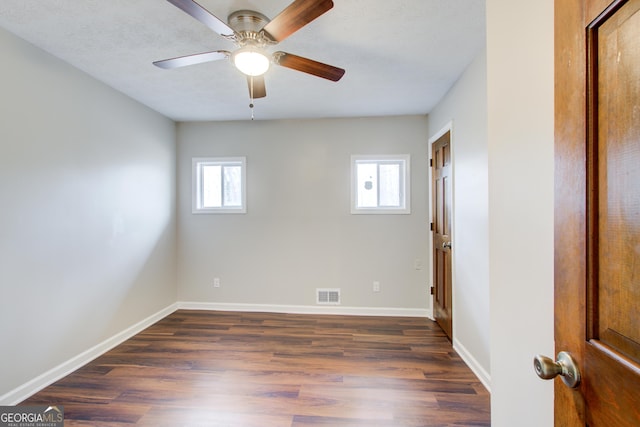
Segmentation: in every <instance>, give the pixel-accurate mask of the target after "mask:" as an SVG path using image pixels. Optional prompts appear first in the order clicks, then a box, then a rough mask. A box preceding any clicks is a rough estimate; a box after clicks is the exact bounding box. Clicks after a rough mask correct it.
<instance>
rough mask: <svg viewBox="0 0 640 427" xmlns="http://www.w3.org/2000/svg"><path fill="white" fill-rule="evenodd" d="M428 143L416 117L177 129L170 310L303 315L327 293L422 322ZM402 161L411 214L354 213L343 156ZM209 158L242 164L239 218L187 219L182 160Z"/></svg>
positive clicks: (426, 301) (187, 181)
mask: <svg viewBox="0 0 640 427" xmlns="http://www.w3.org/2000/svg"><path fill="white" fill-rule="evenodd" d="M426 140H427V119H426V117H424V116H411V117H387V118H364V119H333V120H331V119H325V120H302V121H301V120H296V121H272V122H224V123H181V124H180V125H179V126H178V171H179V178H178V187H179V194H180V196H179V203H178V212H179V227H178V228H179V230H180V239H179V250H178V254H179V275H180V284H179V288H178V297H179V300H180V301H185V302H198V303H218V304H219V303H226V304H264V305H270V306H276V305H287V306H301V307H303V306H314V305H315V289H316V288H326V287H328V288H341V289H342V300H343V301H342V305H343V306H347V307H356V308H369V307H377V308H387V307H388V308H397V309H418V310H422V311H423V312H426V310H427V309H428V308H430V298H429V297H428V295H427V285H428V280H429V274H428V271H427V268H426V266H427V261H428V256H429V253H428V248H427V236H428V233H427V228H426V227H427V223H426V219H427V216H428V215H427V196H428V194H427V193H428V185H427V163H426V151H425V150H426ZM407 153H408V154H411V175H412V183H413V192H412V203H411V206H412V212H411V214H410V215H351V214H350V205H349V203H350V184H349V183H350V156H351V154H407ZM206 156H246V157H247V194H248V197H247V200H248V202H247V206H248V211H247V213H246V214H244V215H228V214H227V215H193V214H191V190H190V186H191V158H192V157H206ZM415 260H419V262H420V263H421V264H422V265H423V266H425V267H424V268H422V269H421V270H416V269H415ZM214 277H219V278H220V280H221V287H220V288H214V287H213V279H214ZM373 281H379V282H380V284H381V292H379V293H374V292H373V291H372V284H373Z"/></svg>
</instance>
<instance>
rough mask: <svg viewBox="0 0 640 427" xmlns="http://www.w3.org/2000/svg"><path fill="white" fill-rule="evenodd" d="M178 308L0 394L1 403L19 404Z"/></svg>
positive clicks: (126, 330)
mask: <svg viewBox="0 0 640 427" xmlns="http://www.w3.org/2000/svg"><path fill="white" fill-rule="evenodd" d="M177 309H178V304H177V303H173V304H171V305H170V306H168V307H165V308H164V309H162V310H160V311H158V312H157V313H154V314H152V315H151V316H149V317H147V318H146V319H143V320H141V321H140V322H138V323H136V324H135V325H132V326H130V327H129V328H127V329H125V330H124V331H122V332H119V333H117V334H116V335H114V336H112V337H111V338H108V339H106V340H104V341H103V342H101V343H99V344H97V345H95V346H93V347H91V348H90V349H88V350H86V351H84V352H82V353H80V354H78V355H77V356H75V357H73V358H71V359H69V360H68V361H66V362H64V363H61V364H60V365H58V366H56V367H55V368H53V369H50V370H49V371H47V372H45V373H43V374H42V375H39V376H37V377H36V378H33V379H32V380H30V381H28V382H26V383H25V384H23V385H21V386H20V387H17V388H15V389H14V390H11V391H10V392H8V393H6V394H4V395H2V396H0V405H17V404H18V403H20V402H22V401H23V400H25V399H27V398H28V397H29V396H32V395H33V394H35V393H37V392H38V391H40V390H42V389H43V388H45V387H47V386H48V385H50V384H53V383H54V382H56V381H58V380H59V379H61V378H63V377H65V376H67V375H69V374H70V373H71V372H73V371H75V370H77V369H79V368H81V367H82V366H84V365H86V364H87V363H89V362H91V361H92V360H94V359H96V358H97V357H99V356H101V355H102V354H104V353H106V352H107V351H109V350H111V349H112V348H114V347H115V346H117V345H119V344H121V343H123V342H124V341H126V340H128V339H129V338H131V337H132V336H134V335H136V334H137V333H139V332H141V331H143V330H144V329H146V328H148V327H149V326H151V325H153V324H154V323H156V322H157V321H159V320H161V319H163V318H165V317H167V316H168V315H169V314H171V313H173V312H174V311H176V310H177Z"/></svg>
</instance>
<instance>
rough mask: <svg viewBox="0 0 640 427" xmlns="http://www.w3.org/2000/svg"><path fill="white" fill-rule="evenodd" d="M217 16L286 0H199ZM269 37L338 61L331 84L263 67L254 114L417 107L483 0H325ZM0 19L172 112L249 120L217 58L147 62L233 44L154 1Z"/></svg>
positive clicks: (471, 35) (427, 98)
mask: <svg viewBox="0 0 640 427" xmlns="http://www.w3.org/2000/svg"><path fill="white" fill-rule="evenodd" d="M198 2H199V3H200V4H201V5H202V6H203V7H205V8H206V9H207V10H209V11H210V12H211V13H212V14H214V15H215V16H217V17H218V18H220V19H222V20H223V21H226V19H227V16H228V15H229V14H230V13H231V12H233V11H235V10H239V9H251V10H257V11H259V12H261V13H263V14H265V15H267V16H268V17H270V18H273V17H274V16H276V15H277V14H278V13H279V12H280V11H282V10H283V9H284V8H285V7H286V6H287V5H288V4H289V3H290V2H291V0H199V1H198ZM334 4H335V6H334V8H333V9H331V10H330V11H328V12H327V13H325V14H324V15H322V16H320V17H319V18H318V19H316V20H315V21H313V22H312V23H310V24H309V25H307V26H306V27H304V28H302V29H301V30H299V31H298V32H296V33H294V34H293V35H292V36H290V37H289V38H287V39H286V40H284V41H283V42H282V43H280V44H278V45H277V46H275V47H274V48H272V50H274V51H275V50H282V51H285V52H289V53H294V54H297V55H300V56H304V57H307V58H311V59H315V60H317V61H321V62H325V63H328V64H331V65H335V66H338V67H341V68H344V69H346V74H345V76H344V77H343V78H342V80H340V81H339V82H337V83H334V82H330V81H328V80H324V79H321V78H317V77H313V76H310V75H308V74H304V73H300V72H297V71H293V70H290V69H287V68H283V67H277V66H274V67H271V69H270V70H269V71H268V73H267V74H266V75H265V81H266V88H267V97H266V98H263V99H258V100H256V101H255V115H256V119H287V118H314V117H355V116H357V117H361V116H381V115H405V114H426V113H428V112H429V111H430V110H431V109H432V108H433V107H434V106H435V105H436V104H437V103H438V101H439V100H440V99H441V98H442V96H443V95H444V94H445V93H446V92H447V90H448V89H449V88H450V87H451V85H452V84H453V83H454V82H455V81H456V80H457V79H458V77H459V76H460V74H461V73H462V71H464V69H465V68H466V66H467V65H468V64H469V63H470V62H471V61H472V60H473V58H474V57H475V56H476V55H477V53H478V52H479V51H480V50H481V49H482V48H483V47H484V45H485V9H484V7H485V6H484V4H485V2H484V0H396V1H390V0H334ZM0 26H1V27H3V28H5V29H6V30H8V31H10V32H12V33H14V34H16V35H17V36H19V37H21V38H23V39H25V40H27V41H28V42H30V43H32V44H34V45H36V46H38V47H40V48H41V49H43V50H45V51H47V52H49V53H51V54H53V55H55V56H57V57H59V58H61V59H62V60H64V61H66V62H68V63H70V64H72V65H74V66H75V67H77V68H79V69H81V70H83V71H85V72H86V73H88V74H90V75H92V76H94V77H95V78H97V79H98V80H100V81H102V82H104V83H106V84H107V85H109V86H111V87H113V88H115V89H117V90H119V91H121V92H123V93H125V94H127V95H129V96H130V97H132V98H134V99H136V100H138V101H139V102H141V103H143V104H145V105H147V106H149V107H150V108H152V109H154V110H156V111H158V112H160V113H161V114H164V115H165V116H167V117H169V118H172V119H174V120H177V121H195V120H246V119H248V118H250V115H251V113H250V109H249V94H248V90H247V83H246V80H245V78H244V76H243V75H242V74H240V73H239V71H237V70H236V69H235V68H234V67H233V66H232V64H231V63H230V62H229V61H227V60H223V61H217V62H211V63H206V64H199V65H193V66H189V67H184V68H179V69H173V70H163V69H160V68H158V67H155V66H153V65H152V62H153V61H156V60H160V59H166V58H172V57H176V56H182V55H188V54H193V53H200V52H206V51H211V50H218V49H224V50H234V48H235V46H234V44H233V43H232V42H230V41H228V40H225V39H223V38H222V37H220V36H219V35H217V34H216V33H214V32H213V31H211V30H210V29H209V28H207V27H206V26H204V25H203V24H201V23H200V22H198V21H196V20H195V19H194V18H192V17H191V16H189V15H187V14H186V13H184V12H183V11H182V10H180V9H178V8H177V7H175V6H174V5H172V4H171V3H168V2H167V1H165V0H1V1H0Z"/></svg>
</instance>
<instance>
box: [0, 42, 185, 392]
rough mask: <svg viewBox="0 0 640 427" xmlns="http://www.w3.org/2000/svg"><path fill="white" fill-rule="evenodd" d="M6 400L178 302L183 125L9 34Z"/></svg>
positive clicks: (0, 359)
mask: <svg viewBox="0 0 640 427" xmlns="http://www.w3.org/2000/svg"><path fill="white" fill-rule="evenodd" d="M0 52H2V55H3V61H2V67H0V82H1V83H0V84H1V85H2V88H1V92H2V96H1V97H0V117H1V118H2V122H1V124H0V153H1V154H0V201H1V202H0V203H1V207H2V208H1V209H0V295H1V297H0V342H1V343H2V351H0V397H1V396H2V395H3V394H5V393H8V392H9V391H10V390H13V389H15V388H16V387H18V386H21V385H22V384H24V383H26V382H27V381H29V380H32V379H34V378H35V377H37V376H38V375H41V374H43V373H44V372H46V371H48V370H51V369H53V368H54V367H56V366H57V365H59V364H61V363H63V362H67V361H68V360H69V359H71V358H73V357H75V356H77V355H79V354H81V353H82V352H84V351H86V350H87V349H89V348H91V347H93V346H95V345H97V344H98V343H100V342H102V341H104V340H105V339H107V338H109V337H112V336H113V335H115V334H117V333H120V332H122V331H123V330H124V329H126V328H128V327H130V326H131V325H132V324H135V323H136V322H139V321H141V320H142V319H145V318H146V317H148V316H150V315H152V314H153V313H156V312H158V311H159V310H161V309H164V308H166V307H167V306H169V305H170V304H172V303H174V302H175V300H176V288H175V282H176V277H175V271H176V270H175V261H174V260H175V236H176V232H175V213H174V212H175V206H174V205H175V126H174V124H173V123H172V122H171V121H170V120H167V119H166V118H163V117H162V116H160V115H159V114H157V113H155V112H152V111H151V110H149V109H147V108H145V107H142V106H141V105H140V104H137V103H135V102H133V101H131V100H130V99H129V98H126V97H125V96H123V95H121V94H120V93H118V92H115V91H114V90H112V89H110V88H108V87H106V86H104V85H103V84H101V83H98V82H97V81H95V80H93V79H91V78H89V77H88V76H87V75H86V74H84V73H82V72H80V71H78V70H77V69H75V68H72V67H70V66H69V65H67V64H65V63H63V62H62V61H60V60H58V59H55V58H53V57H51V56H50V55H48V54H46V53H44V52H42V51H40V50H38V49H35V48H34V47H33V46H31V45H29V44H27V43H25V42H23V41H21V40H19V39H17V38H16V37H14V36H13V35H10V34H9V33H7V32H5V31H4V30H0Z"/></svg>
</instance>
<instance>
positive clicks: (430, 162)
mask: <svg viewBox="0 0 640 427" xmlns="http://www.w3.org/2000/svg"><path fill="white" fill-rule="evenodd" d="M429 167H430V168H432V167H433V159H429Z"/></svg>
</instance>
